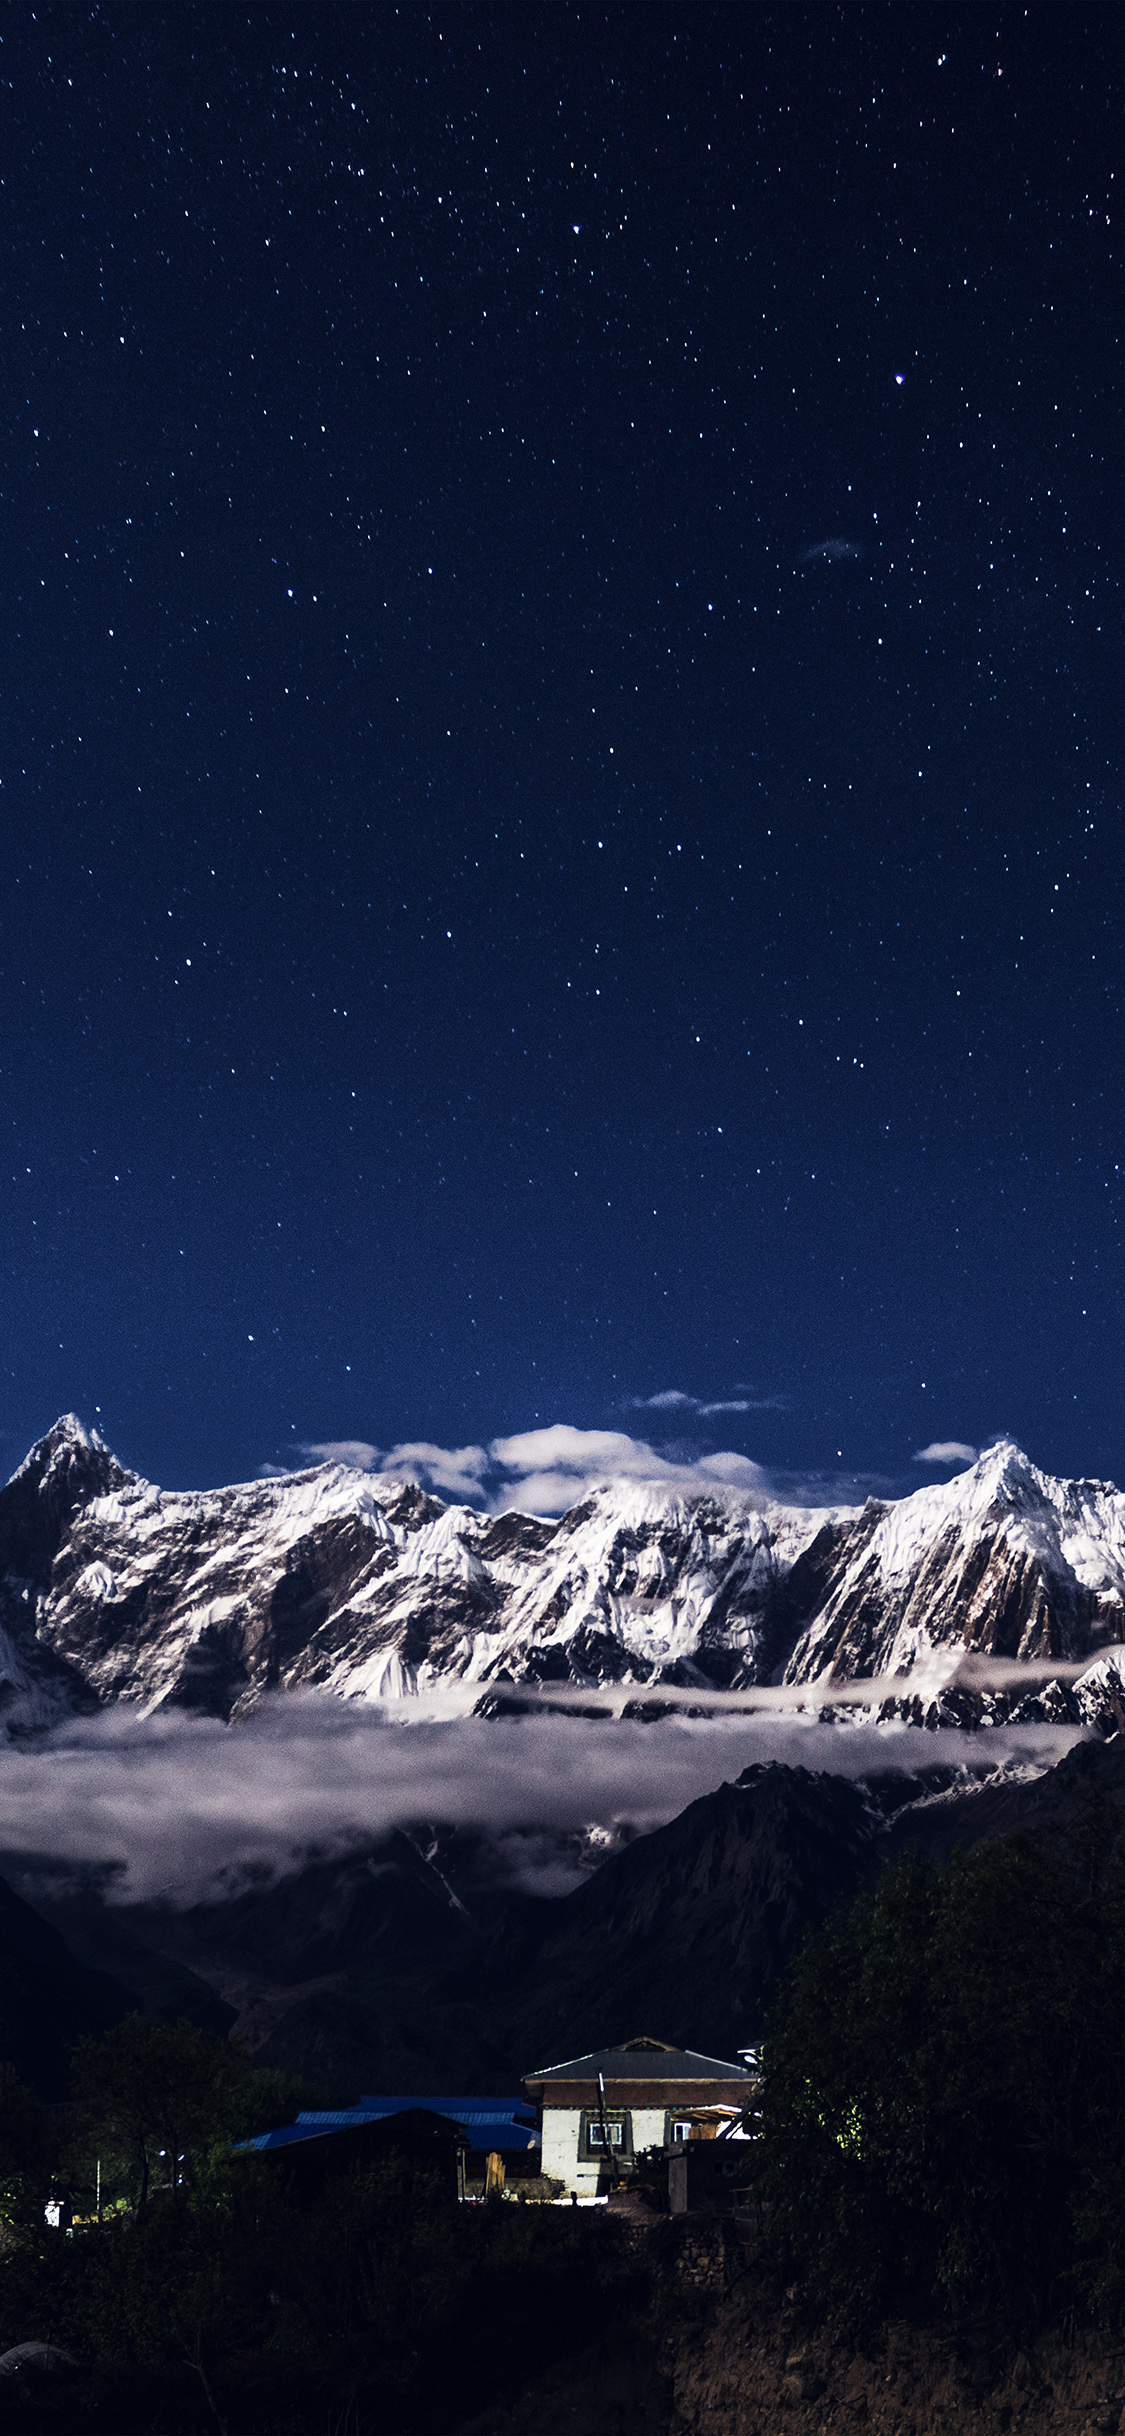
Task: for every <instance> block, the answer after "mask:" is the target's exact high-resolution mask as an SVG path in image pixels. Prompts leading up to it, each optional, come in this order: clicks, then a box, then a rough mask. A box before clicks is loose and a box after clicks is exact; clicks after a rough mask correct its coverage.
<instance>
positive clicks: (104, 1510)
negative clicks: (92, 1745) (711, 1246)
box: [0, 1415, 1125, 1731]
mask: <svg viewBox="0 0 1125 2436" xmlns="http://www.w3.org/2000/svg"><path fill="white" fill-rule="evenodd" d="M1122 1642H1125V1496H1123V1495H1122V1493H1121V1492H1120V1491H1119V1490H1117V1489H1116V1488H1115V1487H1114V1485H1113V1484H1112V1483H1110V1482H1104V1481H1095V1480H1077V1481H1060V1480H1055V1479H1053V1478H1052V1477H1051V1476H1050V1475H1049V1474H1046V1473H1044V1472H1042V1471H1040V1470H1039V1469H1038V1468H1037V1467H1036V1466H1035V1465H1034V1464H1033V1463H1031V1461H1030V1460H1029V1458H1028V1457H1027V1456H1026V1455H1024V1454H1023V1453H1022V1451H1021V1450H1020V1449H1019V1448H1018V1447H1016V1446H1015V1445H1014V1444H1013V1443H1012V1442H1011V1441H1010V1440H1005V1441H999V1442H998V1443H997V1444H996V1445H995V1446H994V1447H991V1448H989V1449H988V1450H986V1452H985V1454H984V1455H983V1456H981V1457H980V1458H979V1459H978V1461H977V1462H976V1463H975V1464H973V1465H971V1466H970V1467H968V1468H967V1469H966V1471H964V1472H962V1473H961V1474H959V1475H957V1476H955V1478H953V1479H952V1480H950V1481H946V1482H943V1483H938V1484H927V1485H926V1486H924V1487H923V1488H921V1489H919V1490H917V1491H915V1492H914V1493H913V1494H912V1495H910V1496H907V1497H904V1498H901V1499H899V1500H895V1501H889V1500H886V1501H880V1500H876V1499H869V1500H868V1501H867V1503H866V1505H864V1506H862V1507H844V1506H831V1507H819V1508H816V1507H808V1508H806V1507H792V1506H785V1505H783V1504H781V1503H779V1502H778V1501H777V1500H774V1499H771V1498H769V1497H766V1496H764V1495H760V1494H758V1493H757V1492H747V1491H745V1490H736V1489H732V1488H726V1487H722V1486H715V1485H713V1484H711V1485H708V1486H707V1487H705V1488H701V1489H700V1490H698V1491H694V1490H693V1491H690V1492H685V1491H684V1490H682V1489H676V1490H674V1491H671V1490H669V1489H667V1488H665V1487H661V1486H658V1485H653V1484H648V1483H636V1482H625V1483H622V1482H618V1483H607V1484H605V1485H603V1486H599V1487H595V1488H593V1489H589V1490H587V1491H586V1492H585V1493H584V1495H583V1496H582V1498H581V1499H580V1500H579V1502H578V1503H577V1504H576V1505H574V1506H573V1507H571V1508H570V1509H569V1510H568V1512H566V1513H565V1514H563V1515H561V1516H560V1517H559V1518H558V1519H557V1520H549V1519H545V1518H544V1517H542V1516H537V1515H533V1514H523V1513H519V1512H517V1511H510V1512H505V1513H502V1514H498V1515H496V1514H485V1513H480V1512H478V1511H477V1510H476V1509H475V1508H471V1507H467V1506H455V1505H446V1504H444V1503H443V1501H442V1500H441V1499H439V1498H437V1497H434V1496H432V1495H430V1494H428V1493H427V1492H426V1491H425V1490H423V1489H422V1488H420V1487H419V1486H418V1484H417V1483H416V1482H412V1481H409V1480H395V1479H390V1478H385V1477H383V1476H381V1475H380V1476H375V1475H373V1474H371V1473H369V1472H361V1471H353V1470H349V1469H348V1468H347V1467H346V1466H344V1465H342V1464H340V1463H325V1464H320V1465H316V1466H312V1467H310V1468H309V1469H307V1470H304V1471H298V1472H291V1473H284V1474H277V1475H273V1476H270V1477H266V1478H262V1479H259V1480H256V1481H252V1482H244V1483H237V1484H234V1485H233V1486H230V1487H227V1488H220V1489H214V1490H203V1491H194V1490H189V1491H167V1490H162V1489H160V1488H158V1487H156V1486H154V1485H153V1484H152V1483H150V1482H148V1481H146V1480H144V1479H142V1478H141V1477H140V1475H138V1474H136V1473H133V1472H130V1471H128V1470H126V1468H125V1467H124V1466H123V1465H121V1464H120V1463H119V1462H118V1460H117V1458H116V1457H115V1456H114V1455H113V1453H112V1451H111V1450H110V1449H109V1448H108V1447H107V1446H105V1445H104V1443H103V1442H102V1440H101V1439H100V1438H99V1437H98V1436H97V1435H96V1434H95V1433H92V1432H88V1431H86V1430H85V1429H84V1428H83V1426H82V1424H81V1423H80V1422H79V1421H77V1420H76V1419H75V1418H74V1416H73V1415H69V1416H64V1417H63V1418H62V1419H61V1420H60V1421H58V1422H56V1423H55V1425H54V1427H53V1429H51V1430H49V1431H48V1432H47V1433H46V1435H45V1436H44V1437H43V1438H42V1439H40V1440H39V1441H37V1443H36V1445H35V1446H34V1447H33V1448H32V1449H31V1450H30V1452H29V1454H28V1455H27V1457H26V1458H25V1460H24V1462H23V1463H22V1464H21V1465H20V1466H19V1468H18V1470H17V1471H16V1472H15V1473H14V1474H13V1476H12V1478H11V1480H10V1481H9V1482H8V1483H7V1484H6V1486H5V1487H4V1488H2V1489H0V1716H3V1717H4V1718H5V1720H6V1722H7V1724H8V1726H9V1729H10V1730H12V1729H14V1730H17V1731H18V1730H26V1729H27V1728H34V1727H39V1726H45V1725H49V1724H52V1723H56V1722H59V1721H60V1720H62V1719H65V1718H66V1717H68V1716H73V1715H76V1714H83V1713H88V1712H89V1711H91V1710H96V1709H98V1708H103V1707H106V1706H110V1705H112V1704H114V1703H115V1702H117V1701H127V1702H130V1703H133V1704H136V1705H138V1706H139V1707H140V1708H141V1709H142V1710H144V1711H151V1710H154V1709H158V1708H160V1707H163V1706H166V1705H167V1706H172V1707H178V1708H187V1709H194V1710H197V1711H199V1712H202V1713H203V1714H207V1715H213V1716H219V1717H224V1718H230V1719H233V1718H237V1717H238V1716H240V1715H242V1714H244V1713H245V1712H246V1711H247V1710H248V1709H249V1708H250V1707H252V1706H253V1705H254V1703H255V1702H256V1701H257V1700H258V1699H260V1698H261V1696H262V1695H263V1693H265V1692H267V1691H283V1690H289V1689H304V1690H311V1689H318V1690H321V1691H325V1692H328V1693H332V1694H335V1695H337V1696H339V1697H343V1698H361V1699H381V1698H384V1699H385V1698H388V1697H408V1698H409V1697H414V1696H418V1695H425V1694H427V1693H433V1692H439V1691H442V1690H446V1691H449V1690H452V1689H453V1688H454V1687H457V1688H458V1689H459V1690H460V1692H461V1693H462V1695H463V1696H464V1697H465V1698H466V1700H468V1701H471V1700H472V1699H474V1698H476V1699H480V1700H483V1699H484V1698H485V1697H486V1696H487V1695H488V1693H489V1690H490V1687H491V1688H492V1690H493V1691H495V1688H496V1687H497V1686H504V1685H513V1684H514V1685H524V1686H538V1687H541V1688H542V1689H543V1690H544V1691H545V1692H549V1691H550V1689H551V1687H553V1686H560V1687H561V1686H572V1687H583V1688H590V1687H591V1686H599V1685H606V1684H614V1685H626V1686H636V1687H637V1688H638V1689H641V1688H647V1689H654V1688H655V1689H659V1688H661V1687H663V1688H665V1689H675V1690H678V1691H681V1692H687V1693H690V1692H691V1691H692V1690H693V1689H694V1690H699V1691H710V1692H715V1691H718V1692H724V1691H730V1692H739V1691H743V1692H745V1691H748V1690H752V1689H754V1688H756V1687H765V1686H771V1685H772V1686H774V1687H779V1686H780V1687H782V1688H785V1687H790V1688H793V1689H795V1690H796V1689H800V1688H803V1687H807V1686H810V1685H811V1686H815V1687H816V1688H817V1689H818V1690H822V1691H823V1693H824V1696H825V1699H826V1700H827V1701H829V1702H830V1701H831V1697H832V1692H833V1689H839V1688H840V1687H841V1686H843V1685H851V1684H860V1685H862V1684H863V1683H865V1682H868V1681H870V1682H872V1683H873V1684H874V1683H876V1682H878V1683H879V1685H880V1690H879V1693H878V1695H875V1694H874V1693H873V1698H875V1697H878V1698H879V1699H880V1700H883V1701H884V1704H885V1694H886V1686H885V1681H884V1680H883V1679H885V1678H886V1677H899V1678H901V1679H902V1681H903V1692H902V1696H901V1703H902V1705H903V1706H905V1708H906V1710H907V1711H908V1713H910V1714H912V1715H915V1716H917V1717H919V1718H920V1719H922V1720H924V1721H925V1722H926V1723H928V1724H933V1725H940V1724H944V1723H949V1724H958V1725H964V1724H974V1723H981V1722H992V1721H994V1720H995V1719H997V1718H999V1717H1002V1716H1008V1715H1012V1714H1015V1715H1017V1716H1019V1717H1021V1718H1027V1717H1033V1716H1046V1717H1050V1718H1052V1719H1061V1718H1068V1717H1069V1718H1073V1719H1074V1720H1075V1721H1076V1722H1085V1723H1090V1722H1099V1721H1101V1722H1103V1723H1107V1724H1108V1722H1109V1721H1110V1718H1111V1716H1112V1715H1113V1714H1114V1703H1115V1702H1117V1703H1119V1702H1120V1700H1121V1696H1122V1680H1121V1677H1120V1675H1119V1673H1118V1671H1117V1667H1116V1663H1115V1659H1114V1656H1113V1655H1112V1653H1114V1652H1115V1651H1116V1650H1117V1648H1118V1646H1119V1645H1120V1644H1121V1643H1122ZM966 1655H968V1656H972V1657H973V1658H975V1659H976V1660H978V1661H987V1660H989V1659H991V1660H993V1661H994V1662H997V1665H998V1666H999V1664H1000V1662H1005V1663H1007V1662H1015V1665H1016V1668H1017V1671H1018V1672H1020V1673H1022V1672H1023V1670H1026V1682H1020V1683H1017V1684H1016V1685H1015V1686H1012V1685H1007V1686H1000V1687H998V1686H997V1685H994V1684H990V1683H989V1682H988V1681H987V1680H985V1681H984V1682H983V1684H982V1682H981V1681H980V1680H979V1677H980V1672H981V1670H980V1666H979V1665H978V1668H977V1675H978V1680H977V1681H976V1682H962V1683H960V1684H959V1683H957V1682H956V1681H953V1680H951V1678H954V1677H955V1676H956V1674H957V1670H958V1667H959V1665H960V1664H961V1662H962V1660H963V1658H964V1657H965V1656H966ZM1055 1666H1060V1667H1061V1668H1062V1669H1063V1674H1062V1675H1061V1676H1059V1677H1058V1678H1056V1679H1054V1680H1052V1670H1053V1668H1054V1667H1055ZM1067 1670H1084V1671H1080V1672H1079V1680H1078V1681H1077V1683H1075V1684H1073V1685H1071V1684H1069V1683H1068V1681H1067V1680H1066V1674H1067ZM985 1675H986V1676H987V1669H985Z"/></svg>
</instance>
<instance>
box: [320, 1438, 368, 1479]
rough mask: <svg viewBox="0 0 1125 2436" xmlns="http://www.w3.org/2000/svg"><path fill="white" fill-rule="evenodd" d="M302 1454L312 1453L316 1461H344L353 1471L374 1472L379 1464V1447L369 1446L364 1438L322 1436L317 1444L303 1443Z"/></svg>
mask: <svg viewBox="0 0 1125 2436" xmlns="http://www.w3.org/2000/svg"><path fill="white" fill-rule="evenodd" d="M301 1453H302V1455H313V1456H315V1458H316V1461H317V1462H318V1463H345V1464H347V1466H348V1469H349V1470H350V1471H353V1472H374V1471H377V1470H378V1466H379V1461H380V1457H379V1449H378V1447H377V1446H369V1445H368V1444H367V1441H366V1439H365V1438H324V1439H321V1441H320V1443H319V1444H318V1445H314V1444H309V1443H308V1442H306V1443H304V1444H303V1445H302V1447H301Z"/></svg>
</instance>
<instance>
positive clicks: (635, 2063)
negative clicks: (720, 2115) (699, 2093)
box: [526, 2039, 757, 2081]
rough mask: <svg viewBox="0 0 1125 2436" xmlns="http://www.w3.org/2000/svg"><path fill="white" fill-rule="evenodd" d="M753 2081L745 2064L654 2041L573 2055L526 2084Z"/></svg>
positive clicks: (529, 2077) (540, 2070)
mask: <svg viewBox="0 0 1125 2436" xmlns="http://www.w3.org/2000/svg"><path fill="white" fill-rule="evenodd" d="M599 2072H600V2073H601V2074H602V2077H603V2079H604V2080H606V2081H753V2080H756V2079H757V2075H756V2073H753V2072H748V2071H747V2069H746V2066H745V2064H729V2063H727V2062H726V2060H725V2058H723V2057H721V2056H717V2055H696V2054H695V2053H694V2052H693V2050H692V2049H691V2048H690V2047H659V2046H658V2045H657V2043H656V2040H655V2039H644V2040H641V2039H637V2040H634V2041H632V2042H631V2043H630V2044H629V2045H628V2046H624V2047H598V2048H596V2049H595V2051H594V2053H593V2054H592V2055H575V2056H572V2057H571V2058H570V2061H569V2063H566V2064H543V2065H540V2066H539V2067H538V2068H537V2069H536V2070H535V2071H534V2072H529V2073H528V2074H527V2076H526V2078H527V2080H528V2081H596V2079H597V2077H598V2074H599Z"/></svg>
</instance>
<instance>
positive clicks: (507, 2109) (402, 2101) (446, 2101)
mask: <svg viewBox="0 0 1125 2436" xmlns="http://www.w3.org/2000/svg"><path fill="white" fill-rule="evenodd" d="M415 2107H420V2108H423V2109H424V2110H425V2112H426V2113H427V2114H431V2115H444V2116H445V2117H446V2118H447V2120H448V2121H449V2122H451V2123H458V2124H460V2125H461V2127H462V2129H463V2130H464V2131H466V2132H467V2133H468V2135H469V2146H470V2148H495V2149H504V2148H507V2149H527V2148H534V2147H537V2146H538V2135H537V2133H536V2129H535V2117H534V2115H533V2114H532V2113H531V2112H530V2110H529V2108H528V2106H527V2103H526V2100H524V2099H522V2098H363V2099H361V2101H360V2103H359V2105H358V2106H341V2107H332V2108H318V2109H315V2110H314V2109H312V2108H308V2109H306V2110H305V2111H304V2112H303V2113H301V2114H299V2115H298V2116H297V2119H296V2122H294V2123H282V2124H281V2125H280V2126H279V2128H278V2129H277V2130H276V2131H268V2132H259V2133H258V2136H257V2138H256V2139H255V2140H248V2141H247V2142H246V2143H245V2146H246V2147H248V2148H255V2149H273V2148H288V2147H289V2146H290V2144H291V2142H293V2141H295V2140H316V2139H318V2138H320V2136H321V2135H322V2134H323V2133H325V2132H334V2131H353V2130H356V2129H357V2128H358V2127H359V2126H361V2125H362V2124H364V2123H385V2122H386V2121H387V2119H388V2117H389V2116H391V2115H405V2114H409V2113H411V2112H412V2110H413V2109H414V2108H415Z"/></svg>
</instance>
